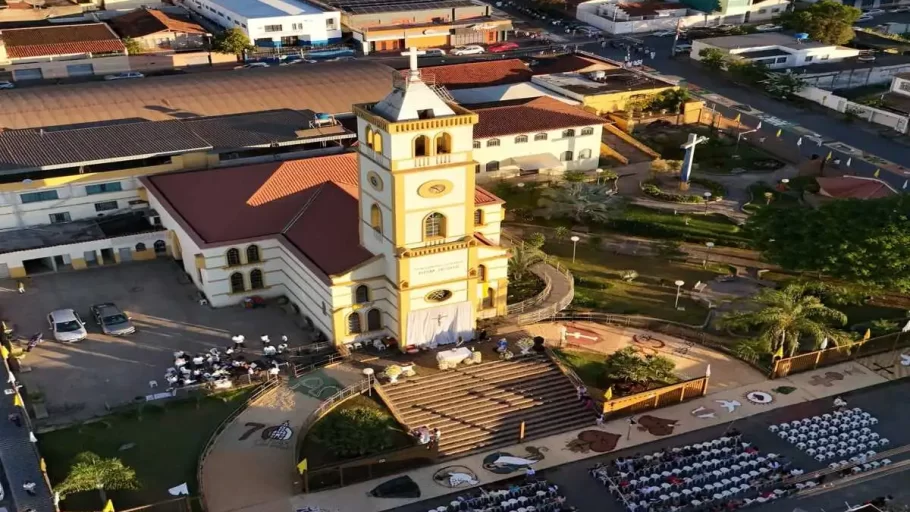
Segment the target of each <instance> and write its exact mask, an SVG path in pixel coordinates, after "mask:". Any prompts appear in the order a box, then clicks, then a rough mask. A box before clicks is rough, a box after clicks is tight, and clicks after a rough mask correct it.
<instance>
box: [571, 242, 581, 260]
mask: <svg viewBox="0 0 910 512" xmlns="http://www.w3.org/2000/svg"><path fill="white" fill-rule="evenodd" d="M569 240H571V241H572V263H575V248H576V247H578V241H579V240H580V238H578V237H577V236H573V237H572V238H570V239H569Z"/></svg>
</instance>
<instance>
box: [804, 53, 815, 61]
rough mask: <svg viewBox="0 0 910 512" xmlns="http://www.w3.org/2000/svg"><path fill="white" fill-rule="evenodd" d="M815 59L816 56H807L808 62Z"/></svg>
mask: <svg viewBox="0 0 910 512" xmlns="http://www.w3.org/2000/svg"><path fill="white" fill-rule="evenodd" d="M813 60H815V57H813V56H812V55H807V56H806V62H812V61H813Z"/></svg>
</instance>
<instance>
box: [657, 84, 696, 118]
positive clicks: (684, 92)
mask: <svg viewBox="0 0 910 512" xmlns="http://www.w3.org/2000/svg"><path fill="white" fill-rule="evenodd" d="M687 101H689V90H688V89H685V88H682V87H680V88H678V89H667V90H666V91H663V92H662V93H660V94H658V95H656V96H655V97H654V99H653V100H651V108H653V109H658V110H661V109H666V110H668V111H670V112H679V111H681V110H682V106H683V105H684V104H685V103H686V102H687Z"/></svg>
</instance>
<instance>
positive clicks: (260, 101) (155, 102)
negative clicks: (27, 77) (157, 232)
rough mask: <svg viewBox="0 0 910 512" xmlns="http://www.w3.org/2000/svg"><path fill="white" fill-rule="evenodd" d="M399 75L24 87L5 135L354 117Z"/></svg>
mask: <svg viewBox="0 0 910 512" xmlns="http://www.w3.org/2000/svg"><path fill="white" fill-rule="evenodd" d="M392 71H393V70H392V69H391V68H389V67H386V66H384V65H382V64H379V63H376V62H364V61H355V62H321V63H318V64H312V65H305V66H303V65H300V66H283V67H277V66H276V67H271V68H267V69H244V70H232V71H213V72H208V73H188V74H184V75H172V76H161V77H147V78H143V79H141V80H121V81H117V82H106V81H99V82H87V83H81V84H70V85H58V86H55V87H23V88H19V89H13V90H9V91H3V115H2V116H0V129H18V128H38V127H47V126H57V125H74V124H82V123H97V122H104V121H115V120H124V119H127V120H133V121H166V120H173V119H186V118H195V117H202V116H220V115H227V114H241V113H247V112H259V111H263V110H277V109H292V110H301V111H305V110H311V111H316V112H327V113H331V114H340V113H348V112H351V105H352V104H355V103H372V102H375V101H378V100H379V99H381V98H382V97H384V96H385V95H386V93H387V92H388V91H389V87H390V84H391V81H392V79H391V77H392ZM339 84H344V87H339Z"/></svg>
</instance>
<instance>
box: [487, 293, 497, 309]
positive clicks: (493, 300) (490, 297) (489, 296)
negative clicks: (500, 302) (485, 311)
mask: <svg viewBox="0 0 910 512" xmlns="http://www.w3.org/2000/svg"><path fill="white" fill-rule="evenodd" d="M487 300H488V301H490V302H489V304H490V307H491V308H492V307H496V290H494V289H492V288H487Z"/></svg>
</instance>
